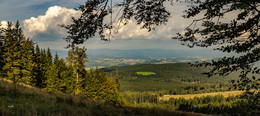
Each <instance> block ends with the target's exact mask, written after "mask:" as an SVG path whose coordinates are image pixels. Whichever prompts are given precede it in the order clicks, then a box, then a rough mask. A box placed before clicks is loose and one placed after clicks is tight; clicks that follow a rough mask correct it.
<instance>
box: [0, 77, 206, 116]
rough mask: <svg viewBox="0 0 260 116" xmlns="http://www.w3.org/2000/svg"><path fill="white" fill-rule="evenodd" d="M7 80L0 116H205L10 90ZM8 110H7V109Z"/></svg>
mask: <svg viewBox="0 0 260 116" xmlns="http://www.w3.org/2000/svg"><path fill="white" fill-rule="evenodd" d="M13 87H14V84H13V83H12V82H11V81H8V80H5V79H0V115H3V116H8V115H14V116H16V115H26V116H27V115H28V116H36V115H41V116H135V115H140V116H141V115H142V116H150V115H156V116H157V115H158V116H159V115H162V116H168V115H169V116H173V115H174V116H206V114H200V113H192V112H181V111H171V110H164V109H159V108H141V107H131V106H113V105H110V104H106V103H102V102H97V101H89V100H86V99H84V98H83V97H80V96H73V95H68V94H64V93H59V92H50V91H47V90H45V89H39V88H34V87H28V86H27V85H25V86H24V84H17V85H16V89H15V90H14V88H13ZM10 105H11V106H12V107H9V106H10Z"/></svg>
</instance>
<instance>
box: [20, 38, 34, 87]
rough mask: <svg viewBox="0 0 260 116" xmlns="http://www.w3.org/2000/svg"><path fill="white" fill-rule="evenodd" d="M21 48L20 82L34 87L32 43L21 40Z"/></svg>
mask: <svg viewBox="0 0 260 116" xmlns="http://www.w3.org/2000/svg"><path fill="white" fill-rule="evenodd" d="M21 43H22V46H21V48H22V49H21V53H22V54H21V55H22V56H21V65H22V67H21V68H22V69H21V70H22V74H23V77H22V80H21V82H23V83H26V84H29V85H33V86H34V82H33V79H34V73H33V67H34V66H35V65H36V64H35V62H34V61H33V60H34V56H33V49H34V45H33V44H34V43H33V41H30V40H29V39H28V40H23V41H22V42H21Z"/></svg>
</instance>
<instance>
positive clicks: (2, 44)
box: [0, 24, 5, 77]
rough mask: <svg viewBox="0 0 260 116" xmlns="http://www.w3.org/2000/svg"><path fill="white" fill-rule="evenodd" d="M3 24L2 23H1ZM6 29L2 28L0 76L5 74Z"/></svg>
mask: <svg viewBox="0 0 260 116" xmlns="http://www.w3.org/2000/svg"><path fill="white" fill-rule="evenodd" d="M0 26H1V24H0ZM4 40H5V38H4V29H3V28H0V77H2V74H3V69H2V68H3V66H4V65H5V62H4V56H3V55H4Z"/></svg>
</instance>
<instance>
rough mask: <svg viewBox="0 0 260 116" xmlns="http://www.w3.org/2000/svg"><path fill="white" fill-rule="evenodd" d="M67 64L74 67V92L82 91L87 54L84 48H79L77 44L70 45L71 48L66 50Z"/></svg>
mask: <svg viewBox="0 0 260 116" xmlns="http://www.w3.org/2000/svg"><path fill="white" fill-rule="evenodd" d="M66 59H67V62H69V65H70V66H72V67H74V72H75V74H76V75H75V77H76V79H75V80H76V83H75V94H80V93H81V92H82V89H83V88H82V83H81V82H82V81H83V78H84V77H85V76H86V73H87V71H86V69H85V67H86V62H88V60H87V54H86V48H85V47H83V48H79V47H78V46H76V47H75V46H74V47H72V49H71V50H70V51H69V52H68V57H67V58H66Z"/></svg>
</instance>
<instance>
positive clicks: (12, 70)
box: [3, 22, 22, 85]
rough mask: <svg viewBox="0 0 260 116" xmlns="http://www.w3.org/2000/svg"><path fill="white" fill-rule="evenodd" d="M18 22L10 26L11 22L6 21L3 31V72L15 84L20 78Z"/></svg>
mask: <svg viewBox="0 0 260 116" xmlns="http://www.w3.org/2000/svg"><path fill="white" fill-rule="evenodd" d="M18 25H19V23H17V25H16V26H15V28H13V27H12V23H10V22H9V23H8V28H7V29H6V33H5V38H6V39H5V42H4V43H5V44H4V50H5V52H4V54H3V57H4V61H5V65H4V66H3V72H4V73H3V74H4V76H6V77H7V78H8V79H11V80H12V81H13V83H14V85H15V83H17V82H18V81H19V79H21V77H22V75H21V74H22V73H21V52H20V49H21V45H20V43H19V41H20V40H21V35H20V28H19V26H18Z"/></svg>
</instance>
